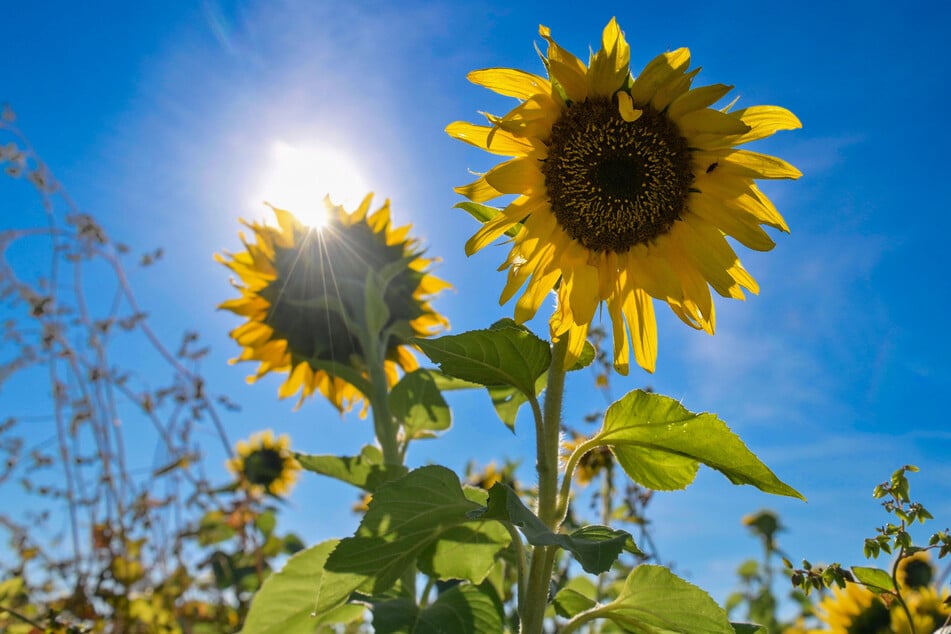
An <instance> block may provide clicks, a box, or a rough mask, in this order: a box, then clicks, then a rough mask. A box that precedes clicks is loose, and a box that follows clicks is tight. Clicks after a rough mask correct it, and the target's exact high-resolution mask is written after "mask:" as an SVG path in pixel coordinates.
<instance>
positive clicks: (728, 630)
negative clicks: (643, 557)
mask: <svg viewBox="0 0 951 634" xmlns="http://www.w3.org/2000/svg"><path fill="white" fill-rule="evenodd" d="M596 612H597V616H599V617H601V618H606V619H610V620H612V621H614V622H615V623H617V624H618V625H619V626H621V627H622V628H624V629H625V630H628V631H630V632H638V633H650V634H655V633H656V634H661V633H663V634H734V630H733V626H732V625H730V620H729V619H728V618H727V615H726V612H724V611H723V609H722V608H721V607H720V606H718V605H717V603H716V601H714V600H713V599H711V598H710V595H708V594H707V593H706V592H704V591H703V590H701V589H700V588H698V587H697V586H695V585H693V584H691V583H688V582H686V581H684V580H683V579H681V578H680V577H677V576H676V575H675V574H673V573H672V572H670V570H668V569H667V568H664V567H663V566H652V565H641V566H638V567H637V568H635V569H634V571H633V572H631V574H630V575H628V577H627V579H626V580H625V582H624V588H623V589H622V590H621V593H620V594H619V595H618V598H617V599H615V600H614V601H612V602H610V603H608V604H607V605H605V606H603V607H601V608H598V609H597V611H596Z"/></svg>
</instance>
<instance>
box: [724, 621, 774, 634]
mask: <svg viewBox="0 0 951 634" xmlns="http://www.w3.org/2000/svg"><path fill="white" fill-rule="evenodd" d="M730 625H732V626H733V631H734V632H736V634H769V630H767V629H766V628H765V627H764V626H762V625H757V624H756V623H730Z"/></svg>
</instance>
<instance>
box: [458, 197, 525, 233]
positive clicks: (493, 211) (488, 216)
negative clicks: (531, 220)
mask: <svg viewBox="0 0 951 634" xmlns="http://www.w3.org/2000/svg"><path fill="white" fill-rule="evenodd" d="M453 206H454V207H456V208H457V209H461V210H463V211H465V212H466V213H468V214H469V215H470V216H472V217H473V218H475V219H476V220H478V221H479V222H481V223H482V224H485V223H487V222H489V221H490V220H492V219H493V218H495V217H496V216H498V215H499V214H500V213H502V210H501V209H499V208H498V207H490V206H489V205H480V204H479V203H474V202H470V201H464V202H461V203H456V204H455V205H453ZM521 229H522V225H521V223H516V224H514V225H512V226H511V227H509V228H508V229H507V230H506V231H505V235H507V236H509V237H510V238H514V237H515V236H517V235H518V232H519V231H520V230H521Z"/></svg>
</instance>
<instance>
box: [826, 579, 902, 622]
mask: <svg viewBox="0 0 951 634" xmlns="http://www.w3.org/2000/svg"><path fill="white" fill-rule="evenodd" d="M816 617H817V618H818V619H819V620H820V621H821V622H822V623H824V624H826V625H828V626H829V629H825V630H811V632H813V633H816V634H818V633H819V632H831V633H833V634H890V633H891V619H890V617H889V613H888V608H887V607H886V606H885V604H884V603H883V602H882V600H881V599H879V598H878V597H876V596H875V595H874V594H872V592H871V591H870V590H868V589H867V588H866V587H865V586H862V585H860V584H857V583H849V584H847V585H846V586H845V588H839V587H833V588H832V595H831V596H827V597H825V598H824V599H822V601H820V602H819V605H818V606H816Z"/></svg>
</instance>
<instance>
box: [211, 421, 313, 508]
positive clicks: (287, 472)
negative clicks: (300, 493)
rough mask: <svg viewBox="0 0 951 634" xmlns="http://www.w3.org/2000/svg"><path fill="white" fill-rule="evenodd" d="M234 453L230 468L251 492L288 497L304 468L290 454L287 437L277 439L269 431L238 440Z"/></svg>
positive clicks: (229, 463)
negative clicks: (245, 439)
mask: <svg viewBox="0 0 951 634" xmlns="http://www.w3.org/2000/svg"><path fill="white" fill-rule="evenodd" d="M235 453H236V454H237V455H236V456H235V457H234V458H232V459H231V460H229V461H228V469H229V470H230V471H231V472H232V473H233V474H234V475H235V476H236V477H237V478H238V481H239V482H240V483H241V484H242V486H246V487H248V488H249V489H250V490H251V491H252V492H256V493H264V492H267V493H270V494H271V495H276V496H286V495H288V494H289V493H290V491H291V487H293V486H294V483H295V482H296V481H297V474H298V472H299V471H300V468H301V467H300V464H298V462H297V460H295V459H294V456H293V455H291V452H290V438H288V436H287V434H281V435H280V436H279V437H278V438H274V432H273V431H271V430H270V429H268V430H265V431H262V432H259V433H257V434H254V435H252V436H251V437H250V438H249V439H248V440H247V441H244V440H239V441H238V442H237V444H236V445H235Z"/></svg>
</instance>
